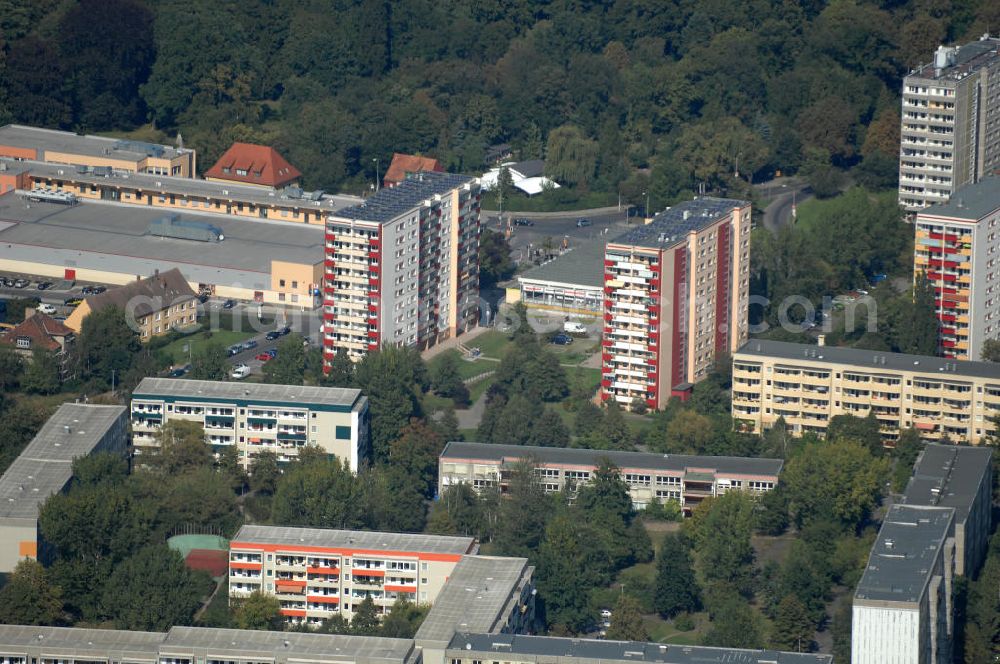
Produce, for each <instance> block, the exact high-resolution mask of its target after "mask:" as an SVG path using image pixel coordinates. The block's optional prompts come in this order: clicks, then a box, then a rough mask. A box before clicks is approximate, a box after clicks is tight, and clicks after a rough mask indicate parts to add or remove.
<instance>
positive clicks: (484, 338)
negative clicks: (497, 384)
mask: <svg viewBox="0 0 1000 664" xmlns="http://www.w3.org/2000/svg"><path fill="white" fill-rule="evenodd" d="M470 343H472V344H473V347H474V348H479V350H480V351H482V354H483V357H492V358H496V359H498V360H502V359H503V356H504V355H505V354H506V353H507V349H508V348H510V347H511V346H512V345H513V342H512V341H511V340H510V339H509V338H508V337H507V335H506V334H504V333H503V332H497V331H496V330H490V331H489V332H486V333H485V334H480V335H479V336H478V337H476V339H475V341H472V342H470Z"/></svg>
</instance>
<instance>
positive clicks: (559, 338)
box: [549, 334, 573, 346]
mask: <svg viewBox="0 0 1000 664" xmlns="http://www.w3.org/2000/svg"><path fill="white" fill-rule="evenodd" d="M549 343H550V344H556V345H557V346H568V345H570V344H571V343H573V337H571V336H569V335H568V334H557V335H555V336H554V337H552V339H551V340H550V341H549Z"/></svg>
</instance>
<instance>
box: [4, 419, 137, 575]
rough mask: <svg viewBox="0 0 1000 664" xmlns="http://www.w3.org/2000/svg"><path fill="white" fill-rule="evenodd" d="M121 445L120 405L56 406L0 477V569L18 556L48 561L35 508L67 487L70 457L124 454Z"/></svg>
mask: <svg viewBox="0 0 1000 664" xmlns="http://www.w3.org/2000/svg"><path fill="white" fill-rule="evenodd" d="M127 448H128V426H127V418H126V416H125V408H124V407H123V406H97V405H91V404H76V403H66V404H63V405H61V406H59V408H58V410H56V412H55V413H54V414H53V415H52V417H50V418H49V419H48V421H47V422H46V423H45V424H44V425H43V426H42V428H41V429H40V430H39V431H38V434H37V435H35V437H34V438H33V439H32V440H31V442H30V443H28V446H27V447H26V448H25V449H24V451H23V452H22V453H21V455H20V456H19V457H17V459H15V460H14V463H12V464H11V465H10V467H9V468H8V469H7V471H6V472H5V473H4V474H3V476H2V477H0V572H3V573H9V572H12V571H13V570H14V567H15V565H17V563H18V561H19V560H21V559H23V558H33V559H37V560H41V561H43V562H47V561H48V559H49V557H50V554H51V551H49V548H48V547H47V546H46V545H45V542H44V540H42V538H41V536H40V533H39V531H38V512H39V510H40V509H41V506H42V503H44V502H45V500H46V499H47V498H48V497H49V496H51V495H52V494H54V493H60V492H62V491H64V490H65V489H66V487H67V486H69V483H70V480H72V479H73V460H74V459H76V458H78V457H83V456H87V455H90V454H93V453H95V452H111V453H113V454H120V455H122V456H124V455H125V451H126V449H127Z"/></svg>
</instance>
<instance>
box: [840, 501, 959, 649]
mask: <svg viewBox="0 0 1000 664" xmlns="http://www.w3.org/2000/svg"><path fill="white" fill-rule="evenodd" d="M954 515H955V510H954V509H952V508H950V507H926V506H916V505H893V506H891V507H890V508H889V511H888V513H887V514H886V517H885V520H884V521H883V522H882V528H881V529H880V530H879V534H878V538H877V539H876V540H875V545H874V546H873V547H872V551H871V554H870V555H869V558H868V566H867V567H866V568H865V571H864V574H863V575H862V577H861V581H859V582H858V587H857V590H856V591H855V593H854V603H853V610H852V619H851V621H852V631H851V661H852V662H854V664H950V662H951V661H952V659H951V656H952V639H953V636H954V620H953V616H954V613H953V612H954V607H953V606H952V590H953V578H954V577H953V575H954V566H955V557H956V554H955V541H954V538H953V537H952V536H951V533H952V528H953V519H954Z"/></svg>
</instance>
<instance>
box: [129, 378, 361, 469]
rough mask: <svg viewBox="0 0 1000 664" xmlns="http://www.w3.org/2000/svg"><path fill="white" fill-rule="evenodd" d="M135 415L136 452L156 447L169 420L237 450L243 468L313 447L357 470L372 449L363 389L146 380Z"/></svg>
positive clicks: (135, 396) (216, 445)
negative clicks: (260, 458) (263, 457)
mask: <svg viewBox="0 0 1000 664" xmlns="http://www.w3.org/2000/svg"><path fill="white" fill-rule="evenodd" d="M131 415H132V445H133V446H134V447H135V450H136V453H137V454H139V455H141V454H143V453H146V452H148V451H150V450H151V449H153V448H155V447H156V445H157V442H156V432H157V431H158V430H159V429H160V427H161V426H163V425H164V424H165V423H166V422H169V421H171V420H185V421H189V422H196V423H197V424H200V425H202V426H203V427H204V429H205V442H206V443H207V444H209V445H211V446H212V448H213V450H214V451H215V452H219V451H221V450H222V449H223V448H226V447H230V446H235V447H236V450H237V454H238V456H239V459H240V464H241V465H243V466H244V467H249V466H251V465H252V464H253V460H254V457H256V456H257V455H259V454H260V453H261V452H263V451H265V450H266V451H270V452H274V453H275V454H276V455H277V456H278V461H279V462H281V463H285V462H288V461H293V460H295V458H296V457H297V456H298V455H299V452H300V451H301V450H302V448H303V447H305V446H307V445H309V446H315V447H319V448H320V449H322V450H323V451H325V452H326V453H327V454H329V455H331V456H335V457H337V458H338V459H340V460H341V461H343V462H344V463H345V464H347V466H348V467H349V468H350V469H351V471H353V472H357V471H358V469H359V468H360V467H361V466H362V465H363V464H364V463H365V460H366V459H367V458H368V456H369V452H370V437H369V429H368V427H369V416H368V398H367V397H365V396H364V395H362V394H361V391H360V390H351V389H345V388H340V387H308V386H301V385H297V386H291V385H268V384H263V383H226V382H222V381H211V380H183V379H177V378H143V379H142V382H140V383H139V385H138V386H137V387H136V388H135V390H133V392H132V402H131Z"/></svg>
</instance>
